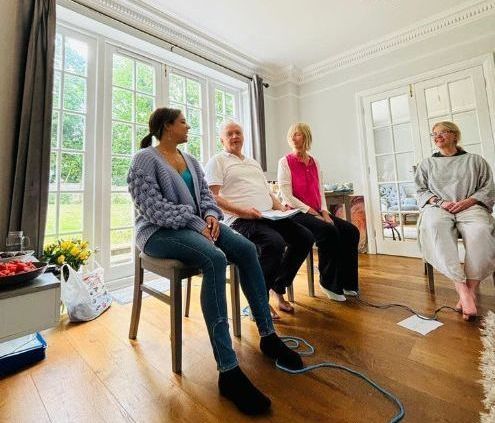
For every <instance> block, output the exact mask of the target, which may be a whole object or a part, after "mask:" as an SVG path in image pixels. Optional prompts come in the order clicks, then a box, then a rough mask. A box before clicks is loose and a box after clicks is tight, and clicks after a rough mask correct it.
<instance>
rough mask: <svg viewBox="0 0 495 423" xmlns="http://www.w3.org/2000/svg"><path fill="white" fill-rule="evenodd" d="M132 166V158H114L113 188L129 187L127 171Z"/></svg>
mask: <svg viewBox="0 0 495 423" xmlns="http://www.w3.org/2000/svg"><path fill="white" fill-rule="evenodd" d="M130 167H131V159H130V158H126V157H114V158H112V188H113V189H115V188H119V187H127V173H128V172H129V168H130Z"/></svg>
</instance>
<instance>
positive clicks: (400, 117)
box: [390, 94, 409, 123]
mask: <svg viewBox="0 0 495 423" xmlns="http://www.w3.org/2000/svg"><path fill="white" fill-rule="evenodd" d="M390 112H391V113H392V122H394V123H396V122H404V121H408V120H409V100H408V97H407V95H406V94H404V95H400V96H397V97H391V98H390Z"/></svg>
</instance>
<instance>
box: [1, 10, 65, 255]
mask: <svg viewBox="0 0 495 423" xmlns="http://www.w3.org/2000/svg"><path fill="white" fill-rule="evenodd" d="M18 7H19V8H20V11H19V12H20V13H21V14H23V15H25V14H29V13H30V16H29V15H28V16H29V19H25V20H24V25H23V27H22V28H19V31H24V32H25V33H26V34H29V37H25V39H26V42H27V45H24V46H22V47H21V52H20V53H21V54H24V55H25V59H24V58H21V61H20V62H21V63H22V64H23V65H24V67H23V68H21V69H19V70H18V72H19V75H24V78H23V80H22V81H21V84H22V87H21V89H20V91H22V101H21V102H20V104H19V110H18V118H17V125H16V126H17V128H18V129H17V131H16V136H15V137H14V139H13V140H12V141H11V142H12V143H13V145H14V149H13V150H14V155H15V159H14V160H15V164H14V166H13V181H12V187H11V197H10V199H11V207H10V217H9V223H8V229H9V230H10V231H18V230H22V231H24V234H25V235H27V236H29V237H30V238H31V248H32V249H34V250H35V251H36V252H37V253H38V254H40V253H41V252H42V250H43V238H44V235H45V221H46V213H47V205H48V185H49V174H50V133H51V120H52V89H53V60H54V51H55V24H56V22H55V8H56V2H55V0H35V1H34V2H33V1H32V0H22V1H19V2H18Z"/></svg>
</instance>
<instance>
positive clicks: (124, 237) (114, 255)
mask: <svg viewBox="0 0 495 423" xmlns="http://www.w3.org/2000/svg"><path fill="white" fill-rule="evenodd" d="M133 232H134V231H133V230H132V229H123V230H113V231H111V232H110V243H111V246H110V248H111V250H110V255H111V259H110V260H111V261H112V262H120V261H124V260H131V259H132V254H131V253H132V238H133Z"/></svg>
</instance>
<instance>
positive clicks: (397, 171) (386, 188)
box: [365, 87, 422, 256]
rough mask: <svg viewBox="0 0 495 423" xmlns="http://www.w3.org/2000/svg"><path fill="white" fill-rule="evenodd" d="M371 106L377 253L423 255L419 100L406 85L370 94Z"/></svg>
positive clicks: (368, 116) (370, 154)
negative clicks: (419, 241) (418, 228)
mask: <svg viewBox="0 0 495 423" xmlns="http://www.w3.org/2000/svg"><path fill="white" fill-rule="evenodd" d="M366 105H367V108H366V110H365V124H366V137H367V140H368V158H369V166H370V188H371V204H372V209H373V213H372V216H373V223H372V224H373V227H374V233H375V240H376V247H377V252H378V253H380V254H392V255H403V256H419V251H418V248H417V243H416V238H417V232H416V221H417V217H418V213H419V210H418V205H417V203H416V198H415V187H414V166H415V164H416V163H417V162H418V160H420V159H421V157H422V153H421V144H420V142H419V137H418V132H417V127H418V124H417V120H416V113H415V108H414V99H413V98H412V96H411V95H410V91H409V87H403V88H399V89H396V90H392V91H389V92H386V93H381V94H377V95H375V96H372V97H368V98H367V99H366ZM411 111H412V113H411Z"/></svg>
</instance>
